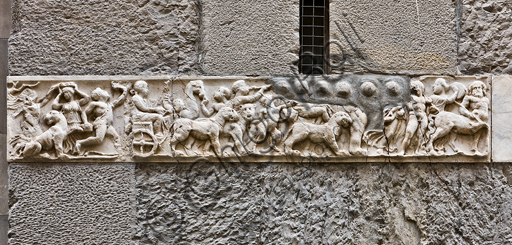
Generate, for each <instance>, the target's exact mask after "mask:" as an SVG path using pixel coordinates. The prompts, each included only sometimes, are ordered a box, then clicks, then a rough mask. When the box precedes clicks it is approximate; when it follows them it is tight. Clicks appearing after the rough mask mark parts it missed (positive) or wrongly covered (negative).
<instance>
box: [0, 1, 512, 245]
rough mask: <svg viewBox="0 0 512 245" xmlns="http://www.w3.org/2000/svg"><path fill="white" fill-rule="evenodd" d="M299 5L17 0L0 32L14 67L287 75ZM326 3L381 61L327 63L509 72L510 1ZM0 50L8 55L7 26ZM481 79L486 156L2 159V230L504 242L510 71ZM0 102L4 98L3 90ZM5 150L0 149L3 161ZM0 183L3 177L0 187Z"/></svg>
mask: <svg viewBox="0 0 512 245" xmlns="http://www.w3.org/2000/svg"><path fill="white" fill-rule="evenodd" d="M4 2H8V1H2V2H1V3H2V4H0V6H4ZM5 5H10V2H9V4H5ZM298 7H299V1H298V0H278V1H272V2H269V1H246V0H243V1H214V0H197V1H192V0H182V1H168V0H109V1H94V0H87V1H60V0H51V1H42V0H36V1H34V0H13V2H12V30H11V33H10V36H9V35H3V34H2V36H1V38H4V37H9V42H8V75H11V76H14V75H162V74H163V75H188V74H192V75H241V76H253V75H283V74H288V75H289V74H291V73H292V72H293V69H291V68H290V65H293V64H294V61H295V60H297V59H298V52H299V30H298V28H299V16H298V15H299V10H298ZM2 9H3V8H2ZM2 9H0V15H3V12H2V11H1V10H2ZM330 9H331V12H330V14H331V21H330V29H331V30H330V34H331V39H332V40H334V41H338V42H340V44H341V45H342V47H345V48H346V50H347V51H348V52H349V53H348V55H349V56H350V55H353V54H350V52H351V51H350V50H351V49H349V48H348V43H347V40H346V39H345V38H344V37H342V36H340V34H339V31H338V30H337V29H338V28H337V26H336V24H335V23H334V21H338V22H339V23H340V24H341V27H343V28H346V29H347V28H348V29H347V30H349V31H348V32H347V33H350V35H351V36H350V38H352V41H354V40H355V39H356V37H355V36H354V34H353V32H351V31H350V30H351V29H350V26H349V24H348V23H349V22H350V23H352V24H353V25H354V26H355V28H356V30H357V32H358V33H359V34H360V35H361V38H362V39H363V40H365V42H364V43H359V44H358V45H360V46H359V47H360V48H361V50H362V51H363V52H364V54H365V56H366V57H367V58H368V60H366V61H365V62H371V64H372V65H374V67H376V68H377V69H374V70H368V69H363V68H361V66H360V65H359V64H358V63H357V61H354V62H352V63H350V62H347V64H346V66H345V67H344V68H343V69H342V70H333V71H332V73H333V74H340V73H352V72H354V73H359V74H361V73H364V74H370V73H378V74H388V75H389V74H400V75H404V74H405V75H410V76H418V75H425V74H434V75H439V74H443V75H473V74H477V75H502V74H508V73H510V72H511V68H510V67H511V64H512V63H511V58H512V57H511V55H510V52H511V51H512V49H511V47H510V42H509V40H510V34H511V32H510V30H511V27H510V23H509V22H510V9H511V6H510V3H509V2H508V1H497V0H489V1H483V0H476V1H473V0H470V1H462V0H457V1H445V0H438V1H433V0H432V1H417V2H414V1H409V2H407V1H382V2H380V1H379V2H376V1H345V0H331V1H330ZM344 13H345V14H347V16H346V17H343V14H344ZM0 19H2V20H3V16H0ZM4 26H9V25H5V24H4V23H0V27H1V28H0V29H2V30H4V29H5V28H4ZM2 33H4V31H2ZM4 46H5V52H3V51H2V50H4ZM0 51H2V52H0V58H2V59H4V58H5V57H6V56H5V55H6V54H7V40H6V39H1V40H0ZM4 53H5V55H4ZM333 57H334V58H336V56H335V55H334V56H333ZM5 61H6V62H7V60H6V59H5ZM2 64H3V63H2ZM2 67H3V66H2V65H1V64H0V74H3V73H2V71H1V68H2ZM4 78H5V77H4V76H2V77H1V80H0V81H4ZM492 79H493V80H492V83H491V85H492V88H491V91H490V92H491V94H492V127H493V128H492V137H491V141H492V148H491V156H490V160H489V161H487V162H479V163H460V162H453V161H449V160H447V161H443V162H436V161H430V162H423V163H396V162H394V161H395V159H393V158H386V159H384V161H378V162H359V163H336V164H333V163H322V162H317V161H311V162H309V161H303V162H297V163H275V162H271V163H244V162H226V163H223V164H220V163H211V164H204V163H200V164H199V163H196V164H192V163H145V162H137V163H15V162H13V163H9V171H8V172H9V179H8V182H9V184H8V185H9V193H8V197H9V233H8V236H7V235H6V234H0V238H1V237H6V238H7V237H8V238H9V244H27V243H30V244H66V243H73V244H91V243H92V244H99V243H106V244H512V230H511V228H510V227H511V224H510V220H512V217H511V216H512V203H511V200H512V166H511V165H510V162H511V161H512V155H511V154H510V153H509V152H510V150H509V145H510V138H511V137H510V135H511V134H512V129H511V127H510V126H509V123H508V121H509V118H510V117H509V116H510V111H511V110H510V108H512V102H511V99H510V96H509V89H510V84H512V78H511V77H509V76H494V77H493V78H492ZM3 83H5V82H3ZM3 86H5V85H3ZM2 91H5V89H4V90H2ZM4 98H5V97H4ZM0 105H2V111H6V109H5V99H2V101H0ZM5 115H6V113H4V116H5ZM5 122H6V120H5V119H4V120H2V121H1V122H0V134H1V137H0V140H1V142H5V141H6V140H5V133H6V132H7V129H6V126H5V124H6V123H5ZM5 155H6V154H5V149H3V150H0V156H2V159H1V161H0V163H2V164H3V165H1V166H7V163H6V156H5ZM5 173H6V171H3V172H1V174H5ZM6 183H7V178H6V177H3V175H2V176H0V201H2V200H3V199H2V196H1V195H4V194H2V193H5V195H6V196H7V192H3V189H6V188H2V187H4V186H5V185H6ZM1 207H2V203H0V215H4V214H6V212H4V211H3V209H2V208H1ZM2 217H4V216H0V218H2ZM3 224H4V223H3V222H1V221H0V232H2V227H5V225H3ZM0 244H2V240H1V239H0Z"/></svg>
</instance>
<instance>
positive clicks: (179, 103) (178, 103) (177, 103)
mask: <svg viewBox="0 0 512 245" xmlns="http://www.w3.org/2000/svg"><path fill="white" fill-rule="evenodd" d="M172 105H173V106H174V110H175V111H177V112H180V111H183V110H185V109H186V108H187V107H186V106H185V102H183V100H182V99H174V100H173V102H172Z"/></svg>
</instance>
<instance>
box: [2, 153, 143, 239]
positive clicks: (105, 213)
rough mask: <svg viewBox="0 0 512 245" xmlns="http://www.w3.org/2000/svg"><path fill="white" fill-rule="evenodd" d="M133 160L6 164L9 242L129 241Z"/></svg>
mask: <svg viewBox="0 0 512 245" xmlns="http://www.w3.org/2000/svg"><path fill="white" fill-rule="evenodd" d="M133 174H134V165H133V164H119V163H117V164H106V163H104V164H17V163H11V164H10V165H9V176H10V178H9V193H10V195H9V206H10V213H9V223H10V230H9V244H36V243H38V244H132V242H131V241H132V236H133V232H134V229H133V224H134V223H135V210H134V205H133V204H134V202H135V198H134V197H135V193H134V183H135V182H134V175H133Z"/></svg>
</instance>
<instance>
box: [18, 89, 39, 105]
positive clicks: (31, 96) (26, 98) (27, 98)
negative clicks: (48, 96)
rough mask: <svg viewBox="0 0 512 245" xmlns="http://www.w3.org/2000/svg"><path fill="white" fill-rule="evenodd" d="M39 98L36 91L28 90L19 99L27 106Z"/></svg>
mask: <svg viewBox="0 0 512 245" xmlns="http://www.w3.org/2000/svg"><path fill="white" fill-rule="evenodd" d="M36 98H37V94H36V92H35V91H34V90H32V89H30V88H27V89H25V90H23V92H21V93H20V95H18V99H19V100H20V101H22V102H23V103H24V104H25V105H31V104H32V103H33V102H34V101H35V100H36Z"/></svg>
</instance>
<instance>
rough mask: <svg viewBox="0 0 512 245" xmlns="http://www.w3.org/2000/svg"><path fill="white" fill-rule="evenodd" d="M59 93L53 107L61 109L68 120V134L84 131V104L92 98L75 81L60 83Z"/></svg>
mask: <svg viewBox="0 0 512 245" xmlns="http://www.w3.org/2000/svg"><path fill="white" fill-rule="evenodd" d="M58 88H59V94H58V95H57V97H56V98H55V100H54V101H53V104H52V109H54V110H59V111H61V112H62V114H63V115H64V116H65V117H66V120H67V122H68V131H69V132H68V134H69V133H72V132H74V131H83V128H82V124H83V122H84V121H85V118H83V117H82V106H84V105H86V104H87V103H89V101H90V100H91V98H90V97H89V95H87V94H86V93H84V92H82V91H80V90H78V86H77V85H76V83H74V82H65V83H60V84H58Z"/></svg>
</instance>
